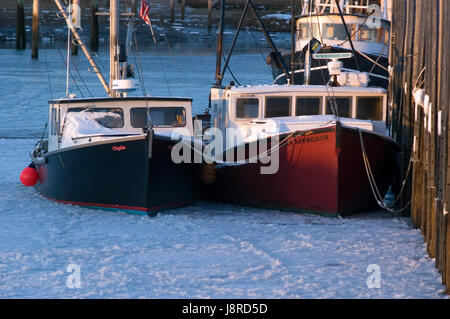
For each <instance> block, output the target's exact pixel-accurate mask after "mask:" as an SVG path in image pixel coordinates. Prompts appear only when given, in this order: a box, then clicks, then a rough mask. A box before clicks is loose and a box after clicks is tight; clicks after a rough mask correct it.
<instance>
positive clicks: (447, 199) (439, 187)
mask: <svg viewBox="0 0 450 319" xmlns="http://www.w3.org/2000/svg"><path fill="white" fill-rule="evenodd" d="M393 13H394V14H393V20H392V33H391V40H392V41H391V52H390V65H391V83H390V99H391V101H392V104H391V106H390V111H391V114H392V123H391V124H392V125H391V128H392V133H393V136H394V137H395V138H396V140H397V141H398V142H399V144H400V145H401V148H402V152H403V153H402V162H401V175H402V176H400V178H399V181H398V183H397V184H398V185H397V191H399V190H400V189H401V188H402V186H403V185H404V184H403V181H406V182H407V183H406V184H405V185H406V186H405V187H404V192H403V197H402V201H403V205H404V206H407V205H410V212H411V218H412V220H413V223H414V226H415V227H417V228H418V229H421V231H422V234H423V235H424V238H425V242H426V245H427V250H428V252H429V254H430V257H431V258H435V262H436V267H437V269H438V270H439V272H440V273H441V274H442V278H443V283H444V284H446V287H447V293H450V223H449V221H450V218H449V216H448V211H449V210H450V170H449V165H450V162H449V156H448V154H449V147H450V143H449V138H450V130H449V128H450V122H449V120H450V117H449V101H450V89H449V67H450V55H449V53H450V52H449V51H450V34H449V32H450V31H449V30H450V1H448V0H394V8H393Z"/></svg>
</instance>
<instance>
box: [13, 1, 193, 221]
mask: <svg viewBox="0 0 450 319" xmlns="http://www.w3.org/2000/svg"><path fill="white" fill-rule="evenodd" d="M118 2H119V1H118V0H111V1H110V13H109V15H110V78H109V80H110V82H109V84H108V83H107V81H106V80H105V78H104V77H103V76H102V73H101V72H100V70H99V68H98V67H97V65H96V64H95V62H94V59H93V58H92V56H91V54H90V53H89V51H88V50H87V49H86V47H85V45H84V43H83V41H82V39H81V37H80V35H79V34H78V30H77V28H76V26H75V23H74V22H73V20H72V19H73V17H72V16H71V15H69V14H68V12H67V11H66V9H65V8H64V7H63V5H62V3H61V1H60V0H55V3H56V5H57V6H58V9H59V11H60V13H61V16H62V17H64V19H65V21H66V23H67V26H68V28H69V29H70V31H71V34H72V35H73V38H74V41H75V42H76V43H77V44H78V45H79V46H80V48H81V49H82V50H83V52H84V53H85V55H86V56H87V59H88V61H89V63H90V64H91V67H92V68H93V70H94V72H95V73H96V74H97V76H98V77H99V79H100V82H101V83H102V85H103V87H104V88H105V91H106V93H107V94H108V96H105V97H91V98H77V97H76V96H75V95H74V94H71V93H70V90H69V84H68V83H69V82H67V90H66V96H65V97H63V98H60V99H52V100H50V101H49V125H48V139H46V140H44V139H42V140H40V141H39V142H38V143H37V144H36V146H35V149H34V151H33V152H32V154H31V159H32V164H31V165H30V166H29V167H28V168H26V169H25V170H24V171H23V172H22V175H21V180H22V182H23V183H24V184H25V185H27V186H34V188H35V189H36V190H37V191H38V192H39V193H40V194H42V195H43V196H44V197H46V198H48V199H50V200H53V201H56V202H59V203H64V204H73V205H79V206H84V207H89V208H97V209H106V210H113V211H126V212H129V213H136V214H148V215H154V214H155V213H157V212H159V211H162V210H165V209H170V208H175V207H180V206H184V205H188V204H191V203H192V202H193V201H194V198H195V170H196V168H195V167H194V165H190V164H183V163H181V164H176V163H175V162H174V161H173V160H172V156H171V149H172V148H173V146H174V145H175V143H177V142H176V141H174V140H172V138H171V135H172V132H173V131H174V130H176V129H183V132H187V133H186V134H187V135H192V134H193V125H192V114H191V112H192V111H191V110H192V99H191V98H183V97H180V98H177V97H156V96H150V95H147V94H145V95H143V96H131V95H129V94H130V93H131V92H133V91H135V90H136V89H137V87H138V86H139V85H138V84H139V83H137V81H136V80H134V79H133V78H132V77H130V76H129V75H130V73H131V72H130V68H129V65H127V59H126V58H124V52H123V51H122V54H119V45H118V43H119V40H118V34H119V9H118ZM127 16H128V17H130V16H131V15H130V13H128V14H127ZM133 28H134V20H132V19H130V20H129V23H128V33H127V43H126V48H127V50H128V48H130V47H131V43H132V41H130V36H131V35H133V33H134V32H133ZM69 37H70V32H69ZM68 42H70V39H69V40H68ZM127 50H126V51H127Z"/></svg>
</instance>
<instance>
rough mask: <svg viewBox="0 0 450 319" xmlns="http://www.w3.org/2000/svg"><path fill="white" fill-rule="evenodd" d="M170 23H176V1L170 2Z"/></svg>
mask: <svg viewBox="0 0 450 319" xmlns="http://www.w3.org/2000/svg"><path fill="white" fill-rule="evenodd" d="M169 5H170V23H173V22H174V21H175V0H170V2H169Z"/></svg>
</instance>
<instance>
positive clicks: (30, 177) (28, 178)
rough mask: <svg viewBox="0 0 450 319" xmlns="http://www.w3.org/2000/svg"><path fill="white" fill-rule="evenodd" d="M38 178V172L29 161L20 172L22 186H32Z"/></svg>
mask: <svg viewBox="0 0 450 319" xmlns="http://www.w3.org/2000/svg"><path fill="white" fill-rule="evenodd" d="M38 179H39V174H38V172H37V170H36V166H35V165H34V163H31V164H30V165H29V166H28V167H27V168H25V169H24V170H23V171H22V173H21V174H20V181H21V182H22V184H23V185H24V186H27V187H32V186H34V185H36V183H37V181H38Z"/></svg>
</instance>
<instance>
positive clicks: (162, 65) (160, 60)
mask: <svg viewBox="0 0 450 319" xmlns="http://www.w3.org/2000/svg"><path fill="white" fill-rule="evenodd" d="M148 19H149V21H150V25H151V20H152V19H151V17H150V13H149V14H148ZM150 30H151V32H152V33H153V27H151V28H150ZM154 41H155V46H156V51H157V53H158V58H159V62H160V64H161V67H162V71H163V75H164V80H165V81H166V85H167V90H168V91H169V95H171V96H172V91H171V90H170V86H169V81H168V79H167V74H166V68H165V65H164V63H163V61H162V58H161V52H160V49H159V45H158V41H156V39H155V38H154Z"/></svg>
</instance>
